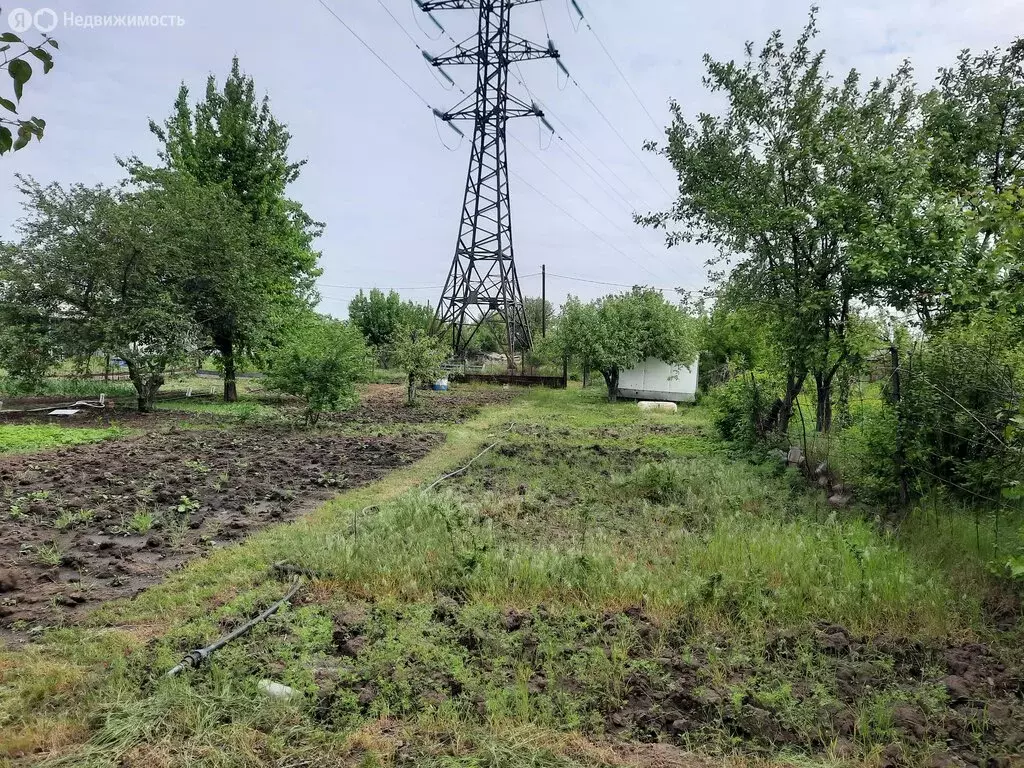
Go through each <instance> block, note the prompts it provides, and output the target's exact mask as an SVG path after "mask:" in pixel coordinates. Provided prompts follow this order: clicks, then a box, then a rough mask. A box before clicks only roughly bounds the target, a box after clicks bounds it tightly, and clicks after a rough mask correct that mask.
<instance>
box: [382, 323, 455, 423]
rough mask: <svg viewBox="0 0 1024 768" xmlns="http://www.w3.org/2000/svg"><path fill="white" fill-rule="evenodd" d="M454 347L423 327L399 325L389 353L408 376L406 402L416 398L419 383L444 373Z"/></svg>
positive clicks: (392, 360) (413, 401) (393, 362)
mask: <svg viewBox="0 0 1024 768" xmlns="http://www.w3.org/2000/svg"><path fill="white" fill-rule="evenodd" d="M449 352H450V350H449V348H448V347H447V346H445V344H444V343H443V342H441V341H440V340H439V339H438V338H436V337H435V336H432V335H430V334H429V333H424V332H423V331H422V330H420V329H419V328H410V327H408V326H406V327H403V328H399V329H398V330H397V331H396V332H395V335H394V337H393V338H392V340H391V347H390V350H389V353H388V357H389V359H390V361H391V364H392V365H393V366H395V368H397V369H398V370H400V371H404V372H405V373H406V375H407V376H408V389H407V392H406V394H407V397H406V403H407V404H408V405H413V404H414V403H415V402H416V389H417V385H418V384H420V383H421V382H432V381H435V380H436V379H437V378H438V377H440V376H441V374H442V372H443V370H442V368H441V364H442V363H444V361H445V360H446V359H447V358H448V354H449Z"/></svg>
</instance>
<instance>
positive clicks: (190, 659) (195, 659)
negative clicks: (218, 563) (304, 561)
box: [167, 563, 303, 677]
mask: <svg viewBox="0 0 1024 768" xmlns="http://www.w3.org/2000/svg"><path fill="white" fill-rule="evenodd" d="M273 568H274V570H275V571H277V572H278V573H285V572H289V571H287V570H286V569H290V568H295V569H296V571H301V570H303V569H299V568H296V567H295V566H288V565H287V564H286V563H275V564H274V566H273ZM301 586H302V575H301V574H300V573H298V572H293V576H292V586H291V589H289V590H288V594H286V595H285V596H284V597H282V598H281V599H280V600H278V601H277V602H276V603H274V604H273V605H272V606H270V607H269V608H267V610H265V611H264V612H263V613H261V614H260V615H259V616H257V617H256V618H254V619H251V620H249V621H247V622H246V623H245V624H243V625H242V626H240V627H239V628H238V629H236V630H235V631H234V632H231V633H230V634H227V635H224V637H221V638H219V639H218V640H215V641H214V642H212V643H210V644H209V645H208V646H206V647H205V648H197V649H196V650H194V651H190V652H189V653H188V654H187V655H186V656H185V658H183V659H182V660H181V661H180V662H179V663H178V665H177V666H176V667H174V668H172V669H171V670H170V671H168V673H167V677H175V676H177V675H178V674H180V673H181V672H184V671H185V670H186V669H195V668H196V667H198V666H199V665H200V664H202V663H203V662H204V661H205V660H206V659H208V658H209V657H210V655H211V654H212V653H213V652H214V651H216V650H219V649H220V648H223V647H224V646H225V645H227V644H228V643H230V642H231V641H232V640H235V639H237V638H239V637H241V636H242V635H244V634H245V633H246V632H248V631H249V630H251V629H252V628H253V627H255V626H256V625H257V624H259V623H260V622H261V621H264V620H265V619H268V618H270V617H271V616H273V615H274V614H275V613H277V611H278V610H279V609H280V608H281V606H282V605H284V604H285V603H287V602H288V601H289V600H291V599H292V598H293V597H295V593H296V592H298V591H299V587H301Z"/></svg>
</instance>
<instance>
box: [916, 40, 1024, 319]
mask: <svg viewBox="0 0 1024 768" xmlns="http://www.w3.org/2000/svg"><path fill="white" fill-rule="evenodd" d="M923 133H924V138H925V141H926V142H927V146H928V150H929V152H930V163H929V166H928V168H929V172H930V174H931V179H932V181H933V183H934V184H935V185H936V187H937V188H939V189H941V190H944V191H946V192H948V193H949V194H950V195H951V196H952V198H953V200H954V201H955V203H956V205H957V206H958V207H959V208H960V210H961V211H962V212H963V213H965V214H966V215H967V216H968V217H969V218H970V219H971V221H972V222H973V224H974V230H975V237H973V238H971V239H969V240H966V241H965V243H964V245H965V247H964V248H962V249H961V251H960V254H959V255H960V258H958V259H957V260H956V262H955V263H954V264H952V265H951V266H950V268H948V269H946V270H945V271H944V277H945V280H944V281H943V283H942V292H941V294H940V296H941V298H942V299H943V304H944V305H943V306H942V309H943V310H944V313H945V314H946V315H947V316H948V315H949V314H950V313H955V312H964V311H971V310H974V309H978V308H984V309H989V310H991V309H998V308H999V307H1015V306H1016V305H1019V298H1020V297H1019V289H1020V287H1021V286H1022V285H1024V274H1022V271H1021V267H1022V262H1021V261H1020V260H1017V259H1015V258H1014V253H1013V247H1012V244H1011V246H1010V247H1009V248H1004V247H1003V246H1002V241H1003V239H1004V238H1005V237H1007V236H1009V237H1010V239H1011V241H1012V240H1013V238H1014V233H1015V231H1018V230H1017V229H1016V227H1015V219H1016V220H1017V221H1019V219H1017V216H1019V214H1020V212H1021V210H1022V209H1024V194H1022V193H1021V173H1022V171H1024V38H1020V39H1017V40H1016V41H1015V42H1013V43H1012V44H1011V45H1010V47H1009V48H1008V49H1007V50H1002V49H1000V48H995V49H993V50H991V51H985V52H984V53H982V54H980V55H975V54H973V53H971V52H970V51H964V52H962V53H961V54H960V56H959V57H958V58H957V62H956V64H955V65H954V66H952V67H948V68H944V69H942V70H940V71H939V78H938V85H937V86H936V87H935V88H934V89H932V91H931V92H929V93H928V94H927V96H926V98H925V100H924V129H923Z"/></svg>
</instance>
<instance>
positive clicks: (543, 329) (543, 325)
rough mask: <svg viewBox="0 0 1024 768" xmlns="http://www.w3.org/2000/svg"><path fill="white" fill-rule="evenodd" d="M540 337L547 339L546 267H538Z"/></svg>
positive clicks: (544, 265) (542, 265) (543, 265)
mask: <svg viewBox="0 0 1024 768" xmlns="http://www.w3.org/2000/svg"><path fill="white" fill-rule="evenodd" d="M540 337H541V338H542V339H546V338H547V337H548V267H547V265H546V264H541V265H540Z"/></svg>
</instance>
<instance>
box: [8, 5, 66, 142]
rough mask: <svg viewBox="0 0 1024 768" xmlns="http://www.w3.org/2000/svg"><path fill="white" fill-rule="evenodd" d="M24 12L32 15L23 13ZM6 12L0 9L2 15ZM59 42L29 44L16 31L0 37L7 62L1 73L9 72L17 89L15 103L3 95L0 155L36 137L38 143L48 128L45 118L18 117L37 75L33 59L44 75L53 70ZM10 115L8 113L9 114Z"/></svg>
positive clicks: (13, 85) (51, 40)
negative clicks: (32, 79)
mask: <svg viewBox="0 0 1024 768" xmlns="http://www.w3.org/2000/svg"><path fill="white" fill-rule="evenodd" d="M20 12H21V13H26V14H27V13H30V12H29V11H25V10H22V11H20ZM2 15H3V9H0V16H2ZM58 47H59V46H58V45H57V41H56V40H54V39H52V38H51V37H49V36H48V35H43V40H42V42H41V43H40V44H39V45H33V44H31V43H26V42H25V41H24V40H23V39H22V38H21V37H19V36H18V35H16V34H15V33H14V32H4V33H3V34H0V55H2V56H3V61H2V62H0V72H6V73H7V75H8V76H9V77H10V78H11V84H12V87H13V90H14V93H13V95H14V100H11V99H9V98H7V97H5V96H0V109H2V110H3V112H0V155H2V154H4V153H6V152H9V151H11V150H12V149H13V150H14V151H17V150H19V149H24V148H25V147H26V146H28V143H29V142H30V141H32V137H33V136H35V137H36V139H37V140H39V139H42V138H43V131H44V130H45V129H46V121H45V120H43V119H42V118H41V117H30V118H28V119H24V118H21V117H18V106H19V104H20V103H21V97H22V94H23V93H24V91H25V83H27V82H28V81H29V80H30V79H31V78H32V74H33V70H32V64H31V63H30V62H29V57H32V58H35V59H37V60H38V61H40V62H41V63H42V65H43V74H44V75H45V74H47V73H48V72H49V71H50V70H51V69H53V54H52V53H50V51H49V49H50V48H53V49H57V48H58ZM5 113H6V114H5Z"/></svg>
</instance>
